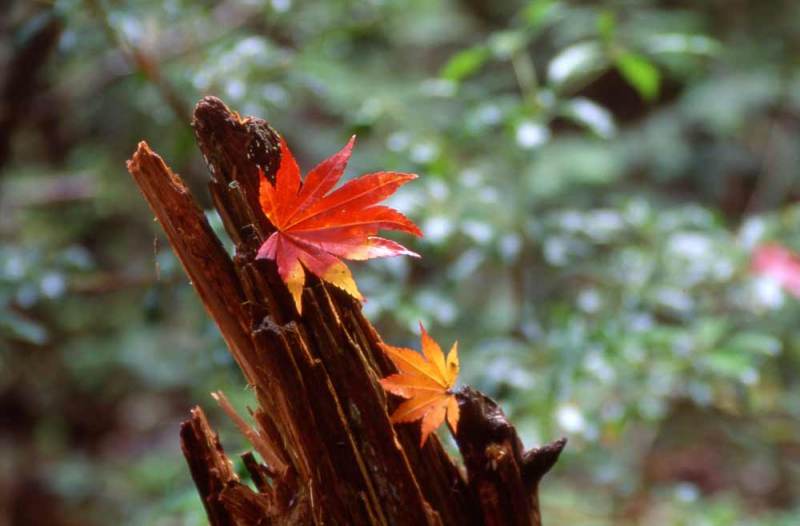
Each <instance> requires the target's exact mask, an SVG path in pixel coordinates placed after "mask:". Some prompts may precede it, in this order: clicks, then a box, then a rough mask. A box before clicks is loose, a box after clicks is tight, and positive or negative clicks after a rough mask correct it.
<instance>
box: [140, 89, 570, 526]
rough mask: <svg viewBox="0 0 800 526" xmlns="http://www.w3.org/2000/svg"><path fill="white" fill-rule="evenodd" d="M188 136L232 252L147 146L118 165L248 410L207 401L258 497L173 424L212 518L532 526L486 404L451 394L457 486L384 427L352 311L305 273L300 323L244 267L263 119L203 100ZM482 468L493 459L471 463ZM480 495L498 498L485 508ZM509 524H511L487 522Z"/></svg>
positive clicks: (271, 282)
mask: <svg viewBox="0 0 800 526" xmlns="http://www.w3.org/2000/svg"><path fill="white" fill-rule="evenodd" d="M193 126H194V129H195V132H196V135H197V140H198V144H199V146H200V150H201V152H202V153H203V156H204V158H205V159H206V162H207V164H208V167H209V170H210V172H211V182H210V184H209V189H210V192H211V195H212V198H213V202H214V205H215V208H216V209H217V211H218V213H219V215H220V217H221V218H222V221H223V224H224V226H225V229H226V231H227V234H228V236H229V237H230V238H231V240H232V241H233V244H234V246H235V252H234V254H233V256H230V255H229V254H228V253H227V252H226V251H225V249H224V247H223V245H222V243H221V242H220V240H219V239H218V238H217V237H216V235H215V234H214V232H213V231H212V229H211V228H210V226H209V225H208V222H207V221H206V218H205V215H204V214H203V212H202V211H201V210H200V209H199V208H198V207H197V205H196V204H195V201H194V199H193V198H192V196H191V195H190V193H189V191H188V189H187V188H186V186H185V185H184V184H183V183H182V181H181V180H180V178H179V177H178V176H177V175H176V174H174V173H173V172H172V171H171V170H170V169H169V167H168V166H167V165H166V164H165V163H164V162H163V160H162V159H161V158H160V157H159V156H158V155H157V154H155V153H154V152H153V151H152V150H151V149H150V148H149V146H148V145H147V144H146V143H144V142H142V143H140V144H139V148H138V149H137V151H136V153H135V154H134V156H133V158H132V159H131V160H130V161H129V162H128V168H129V171H130V172H131V174H132V175H133V177H134V179H135V181H136V183H137V185H138V186H139V188H140V189H141V191H142V193H143V194H144V196H145V199H146V200H147V202H148V203H149V204H150V207H151V209H152V210H153V212H154V214H155V216H156V218H157V220H158V221H159V223H160V224H161V226H162V227H163V229H164V231H165V232H166V235H167V237H168V239H169V241H170V243H171V245H172V247H173V249H174V250H175V253H176V254H177V256H178V258H179V259H180V261H181V263H182V264H183V266H184V268H185V270H186V272H187V274H188V275H189V278H190V279H191V281H192V284H193V285H194V287H195V289H196V290H197V292H198V294H199V296H200V298H201V300H202V301H203V304H204V305H205V307H206V309H207V311H208V312H209V314H210V316H211V317H212V318H213V319H214V321H215V322H216V323H217V324H218V325H219V328H220V331H221V332H222V334H223V336H224V338H225V341H226V342H227V344H228V347H229V349H230V352H231V353H232V355H233V356H234V358H235V359H236V362H237V363H238V364H239V366H240V368H241V369H242V371H243V373H244V375H245V379H246V381H247V382H248V384H249V385H250V387H251V388H252V391H253V393H254V396H255V399H256V403H257V405H256V408H255V410H254V411H253V420H254V422H255V427H254V428H252V429H250V428H249V427H248V426H249V424H247V423H246V422H245V421H244V420H243V419H241V418H239V417H238V416H237V415H235V413H233V409H232V408H231V407H230V406H229V404H227V401H226V400H224V396H223V395H219V394H218V395H217V399H218V401H219V402H220V403H221V404H222V405H223V409H225V411H226V412H228V414H230V415H231V416H232V418H233V419H234V421H235V422H236V424H237V425H238V426H239V428H240V429H241V430H242V432H243V433H244V434H245V436H247V437H248V438H249V439H250V440H251V442H252V443H253V447H254V449H255V451H256V452H258V453H259V455H260V456H261V457H262V458H261V461H263V462H266V464H259V462H258V461H257V460H256V459H255V457H254V456H252V455H246V456H245V457H244V462H245V466H246V467H247V469H248V471H249V472H250V473H251V476H252V478H253V481H254V483H255V486H256V488H257V491H254V490H252V489H250V488H249V487H248V486H246V485H245V484H243V483H241V482H240V481H239V480H238V479H237V478H236V477H235V475H234V474H233V472H232V471H230V468H229V466H230V461H229V460H228V458H227V457H226V456H225V455H224V452H223V451H222V448H221V446H220V445H219V442H218V441H217V440H216V435H214V433H213V431H212V430H211V429H210V428H209V426H208V422H207V421H206V419H205V417H204V416H203V414H202V412H201V411H200V410H199V409H195V410H194V411H193V412H192V417H191V419H190V420H188V421H187V422H186V423H184V426H183V428H182V430H181V438H182V444H183V449H184V454H185V456H186V458H187V461H188V462H189V466H190V470H191V472H192V476H193V478H194V480H195V483H196V485H197V487H198V491H199V492H200V495H201V497H202V498H203V502H204V505H205V506H206V510H207V511H208V515H209V520H210V522H211V524H213V525H227V524H237V525H238V524H241V525H245V524H265V525H266V524H342V525H361V524H364V525H415V526H416V525H426V524H428V525H436V524H444V525H480V524H538V522H535V521H537V520H538V502H537V501H536V497H535V489H536V486H537V484H538V479H536V483H534V484H531V483H530V480H531V476H529V475H530V473H529V472H530V471H531V468H530V467H528V468H527V469H528V471H527V472H526V468H525V464H524V462H523V460H524V459H523V457H524V455H523V454H522V451H521V444H519V440H518V439H516V433H515V432H514V433H513V437H514V439H515V440H516V442H514V440H511V439H508V438H507V437H505V438H504V439H503V440H501V441H500V442H498V443H497V444H495V442H493V440H494V438H493V437H491V436H488V435H481V434H480V431H479V430H480V429H482V428H481V426H480V425H479V422H480V419H481V414H482V413H481V412H480V410H475V411H472V413H470V409H469V408H470V407H472V406H471V405H470V403H471V402H470V401H471V400H473V399H474V400H480V401H481V402H482V403H484V406H481V407H488V406H486V403H485V401H484V398H481V397H482V395H480V396H479V394H478V393H473V392H472V391H467V392H466V394H462V395H460V403H462V405H463V407H464V408H465V414H467V418H466V422H467V424H466V427H465V429H466V430H467V431H466V432H464V431H462V430H460V432H459V437H458V441H459V447H460V449H461V451H462V453H464V457H465V464H466V466H467V470H468V473H469V477H470V482H469V484H468V483H467V480H466V478H465V476H464V474H463V472H462V470H460V469H459V468H458V467H457V465H456V464H455V463H454V461H453V459H451V458H450V456H449V455H448V454H447V453H446V452H445V450H444V448H443V447H442V444H441V443H440V441H439V440H438V438H437V437H436V436H435V435H434V436H431V438H430V439H429V440H428V441H427V443H426V445H425V446H424V447H423V448H420V447H419V430H418V426H412V425H399V426H397V427H394V426H393V425H392V424H391V422H390V420H389V416H388V412H387V404H388V405H389V406H390V408H391V407H393V404H395V403H396V401H395V400H387V398H386V394H385V393H384V391H383V389H382V388H381V387H380V385H379V384H378V382H377V380H378V379H379V378H381V377H383V376H386V375H388V374H390V373H392V372H394V366H393V365H392V364H391V362H390V361H389V360H388V359H387V358H386V357H385V356H384V355H383V353H382V351H381V350H380V347H379V343H380V337H379V335H378V334H377V332H376V331H375V329H374V328H373V327H372V325H371V324H370V323H369V322H368V321H367V320H366V319H365V318H364V316H363V314H362V312H361V305H360V304H359V302H358V301H356V300H354V299H353V298H351V297H350V296H348V295H347V294H345V293H344V292H342V291H340V290H338V289H337V288H335V287H331V286H329V285H326V284H324V283H322V282H320V281H319V280H317V279H314V278H313V276H309V278H310V279H309V280H308V282H307V284H306V288H305V290H304V293H303V315H302V316H299V315H298V314H297V312H296V309H295V307H294V304H293V302H292V299H291V297H290V295H289V293H288V291H287V290H286V287H285V286H284V284H283V282H282V281H281V280H280V277H279V276H278V273H277V269H276V267H275V264H274V263H273V262H271V261H264V260H259V261H256V260H255V254H256V252H257V249H258V248H259V246H260V245H261V243H262V242H263V241H264V240H265V239H266V238H267V236H269V234H270V233H271V232H272V231H273V227H272V225H270V224H269V221H268V220H267V218H266V216H264V214H262V213H261V212H260V210H259V207H258V202H257V196H258V168H259V167H260V168H262V169H263V170H264V171H265V173H266V174H267V176H268V177H271V178H274V174H275V172H276V170H277V166H278V164H279V163H280V153H279V149H278V141H279V135H278V134H277V133H276V132H275V131H274V130H272V128H270V127H269V125H268V124H267V123H266V122H265V121H263V120H261V119H257V118H253V117H241V116H239V115H238V114H237V113H235V112H231V111H230V110H228V108H227V107H226V106H225V105H224V104H223V103H222V101H220V100H219V99H216V98H213V97H206V98H204V99H203V100H201V101H200V103H198V105H197V107H196V109H195V113H194V122H193ZM476 397H477V398H476ZM486 400H488V399H486ZM476 403H477V402H476ZM226 405H227V407H226ZM476 407H477V406H476ZM473 413H474V414H473ZM470 414H473V416H472V417H470V416H469V415H470ZM484 416H485V415H484ZM471 419H472V420H471ZM476 419H477V420H476ZM473 421H474V422H473ZM470 422H473V424H471V423H470ZM506 424H507V426H508V428H510V429H511V431H513V427H511V426H510V424H508V423H507V422H506ZM469 430H472V431H469ZM476 433H477V434H476ZM487 437H488V438H487ZM470 444H472V445H470ZM561 447H563V444H562V445H561ZM493 448H500V450H498V451H501V453H502V452H506V453H504V454H505V455H506V456H505V457H503V458H505V459H506V460H503V458H500V459H499V460H498V459H497V458H495V457H494V456H493V455H494V453H492V451H494V449H493ZM514 448H516V449H514ZM558 451H559V452H560V448H558ZM512 453H513V454H512ZM487 455H488V456H487ZM501 456H502V455H501ZM534 456H536V455H534ZM556 457H557V454H556ZM484 458H490V459H492V460H493V462H494V463H492V462H489V464H486V465H478V464H479V463H480V462H481V461H482V459H484ZM531 458H533V457H531ZM537 458H539V461H541V457H537ZM495 461H496V462H495ZM554 461H555V459H553V462H554ZM495 465H496V466H499V467H500V469H499V470H498V469H495V467H494V466H495ZM531 465H537V464H536V462H533V463H532V464H531ZM550 465H552V463H550ZM487 468H490V471H491V473H492V475H491V476H489V478H488V479H487V480H490V483H489V484H488V485H487V484H486V483H484V482H481V483H480V484H478V485H476V483H475V482H476V481H478V480H481V481H483V480H484V479H486V476H484V475H485V474H484V472H485V471H486V469H487ZM548 469H549V466H548ZM544 471H546V469H545V470H544ZM544 471H542V474H543V472H544ZM526 473H528V475H526ZM486 488H490V489H491V491H492V492H494V493H493V495H495V496H494V497H492V498H490V499H487V498H484V496H483V495H484V494H485V493H486V492H487V491H488V490H487V489H486ZM508 506H510V507H508ZM501 508H502V509H501ZM534 508H536V509H535V510H534ZM510 510H513V513H509V511H510ZM517 512H519V513H517ZM512 515H513V516H515V517H517V516H519V517H522V519H519V520H517V522H503V520H505V519H498V520H497V521H494V522H493V521H492V520H491V517H495V516H496V517H509V516H512ZM521 520H527V522H520V521H521Z"/></svg>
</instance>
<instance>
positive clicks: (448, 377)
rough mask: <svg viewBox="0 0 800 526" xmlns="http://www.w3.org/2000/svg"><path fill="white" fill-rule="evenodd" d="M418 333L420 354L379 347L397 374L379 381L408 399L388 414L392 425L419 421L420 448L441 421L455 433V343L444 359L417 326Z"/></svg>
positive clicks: (456, 416)
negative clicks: (420, 427)
mask: <svg viewBox="0 0 800 526" xmlns="http://www.w3.org/2000/svg"><path fill="white" fill-rule="evenodd" d="M419 328H420V330H421V331H422V354H419V353H418V352H416V351H414V350H412V349H403V348H400V347H392V346H391V345H385V344H381V348H382V349H383V350H384V352H385V353H386V354H388V355H389V358H391V360H392V362H394V364H395V366H396V367H397V369H398V371H400V372H399V373H396V374H393V375H390V376H387V377H386V378H384V379H382V380H381V381H380V382H381V385H382V386H383V388H384V389H385V390H387V391H389V392H390V393H394V394H396V395H399V396H402V397H403V398H408V400H406V401H405V402H403V403H402V404H400V405H399V406H398V407H397V409H396V410H395V411H394V413H392V417H391V419H392V422H394V423H400V422H414V421H415V420H419V419H422V437H421V439H420V447H422V446H423V445H424V444H425V441H426V440H427V439H428V435H430V434H431V433H432V432H433V431H434V430H435V429H436V428H437V427H439V425H441V423H442V422H443V421H444V419H445V415H446V416H447V422H448V423H449V424H450V427H451V428H452V429H453V433H455V432H456V431H457V430H458V416H459V412H458V402H457V401H456V397H455V395H454V393H453V387H454V386H455V383H456V378H457V377H458V369H459V365H458V342H456V343H454V344H453V347H452V348H451V349H450V352H449V353H447V359H446V360H445V357H444V353H443V352H442V348H441V347H439V344H438V343H436V342H435V341H434V340H433V338H431V337H430V335H429V334H428V333H427V331H426V330H425V327H423V326H422V323H420V324H419Z"/></svg>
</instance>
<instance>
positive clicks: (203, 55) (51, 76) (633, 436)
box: [0, 0, 800, 526]
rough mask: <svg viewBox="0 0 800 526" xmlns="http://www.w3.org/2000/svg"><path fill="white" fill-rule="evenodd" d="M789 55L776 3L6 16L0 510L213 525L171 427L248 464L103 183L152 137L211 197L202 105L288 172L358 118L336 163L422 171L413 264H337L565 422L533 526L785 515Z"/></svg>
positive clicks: (796, 240) (793, 514) (184, 307)
mask: <svg viewBox="0 0 800 526" xmlns="http://www.w3.org/2000/svg"><path fill="white" fill-rule="evenodd" d="M799 66H800V3H798V2H795V1H792V0H784V1H780V0H769V1H764V0H703V1H698V0H692V1H689V0H685V1H679V0H661V1H658V0H627V1H623V0H618V1H611V0H608V1H604V2H578V1H565V0H533V1H530V2H524V1H509V2H494V1H488V0H461V1H456V0H450V1H444V0H436V1H431V0H403V1H391V0H364V1H330V2H329V1H325V2H319V1H302V0H272V1H271V2H270V1H261V0H227V1H224V0H223V1H219V2H210V1H194V0H191V1H190V0H166V1H161V0H159V1H155V0H140V1H132V2H122V1H111V0H85V1H80V0H55V1H29V0H5V1H0V525H6V524H8V525H17V524H19V525H23V524H26V525H27V524H36V525H38V524H47V525H52V526H60V525H78V524H89V525H93V524H97V525H105V524H134V525H136V524H142V525H159V526H171V525H193V524H204V523H205V518H204V513H203V509H202V506H201V503H200V501H199V499H198V497H197V494H196V493H195V490H194V488H193V486H192V484H191V480H190V477H189V473H188V470H187V469H186V467H185V465H184V462H183V459H182V457H181V455H180V452H179V444H178V436H177V431H178V423H179V422H180V420H181V419H183V418H185V417H186V416H187V412H188V409H189V408H190V407H191V406H192V405H193V404H195V403H201V404H203V405H204V407H206V408H207V409H208V410H209V411H210V417H211V419H212V421H213V423H214V425H215V426H216V427H219V428H220V429H221V430H222V438H223V441H224V442H225V443H226V446H227V447H228V449H229V450H232V451H233V452H234V453H235V452H236V451H237V448H240V449H241V448H244V447H245V446H244V444H243V443H242V441H241V439H239V438H238V433H236V432H235V431H234V430H233V428H232V426H230V424H229V423H228V422H226V420H225V418H224V416H223V415H221V414H219V413H218V412H217V411H216V407H215V404H214V403H213V401H212V400H211V399H210V396H209V392H210V391H211V390H215V389H223V390H224V391H225V392H226V393H227V394H228V396H229V397H230V398H231V399H232V400H233V401H234V403H235V405H237V406H238V407H239V408H244V407H245V405H246V404H247V403H248V401H249V400H250V395H249V393H248V392H247V391H246V390H245V389H244V387H243V386H244V381H243V379H242V377H241V375H240V373H239V372H238V369H236V367H235V365H234V364H233V362H232V361H231V359H230V357H229V356H228V354H227V352H226V350H225V347H224V344H223V342H222V341H221V339H220V337H219V335H218V333H217V330H216V328H215V327H214V326H213V325H212V324H211V323H210V321H209V320H208V318H207V317H206V315H205V313H204V311H203V309H202V306H201V305H200V303H199V301H198V300H197V298H196V297H195V294H194V291H193V290H192V287H191V285H190V284H189V283H187V280H186V278H185V276H184V274H183V272H182V270H181V268H180V266H179V264H178V263H177V261H176V260H175V258H174V257H173V255H172V253H171V251H170V249H169V247H168V245H167V244H166V241H165V240H164V239H163V238H162V237H161V234H160V233H159V228H158V227H157V225H154V224H153V220H152V214H151V213H150V212H149V210H148V209H147V207H146V205H145V204H144V201H143V199H142V198H141V196H140V195H139V193H138V191H137V190H136V188H135V186H134V184H133V183H132V181H131V179H130V177H129V175H128V174H127V173H126V171H125V166H124V161H125V160H126V159H128V158H129V156H130V155H131V153H132V152H133V150H134V148H135V146H136V143H137V142H138V141H139V140H140V139H142V138H144V139H147V140H148V141H149V142H150V144H151V145H152V146H153V147H154V148H155V149H157V150H158V151H159V152H160V153H161V154H162V155H164V157H165V158H166V159H167V160H168V162H169V163H170V164H171V165H172V167H173V168H174V169H175V170H176V171H178V172H179V173H181V175H182V176H183V177H184V178H185V179H186V180H187V181H188V182H189V184H190V185H191V186H192V189H193V191H194V192H195V193H196V195H198V196H201V198H202V199H205V200H206V205H208V195H207V193H206V192H205V184H206V181H207V180H208V174H207V172H206V169H205V166H204V163H203V160H202V158H201V157H200V155H199V153H198V151H197V149H196V148H195V146H194V141H193V135H192V131H191V129H190V127H189V125H188V123H189V120H190V114H191V109H192V107H193V105H194V103H195V102H196V101H197V100H198V99H199V98H200V97H201V96H203V95H205V94H214V95H218V96H220V97H222V98H223V99H224V100H225V101H226V102H227V103H228V104H229V105H231V107H233V108H236V109H238V110H239V111H241V112H242V113H243V114H252V115H257V116H261V117H264V118H266V119H268V120H269V121H270V122H271V123H272V124H273V125H274V126H275V127H276V128H277V129H278V130H279V131H280V132H281V133H283V134H284V135H285V137H286V138H287V140H288V141H289V144H290V145H291V146H292V149H293V150H294V152H295V154H296V155H297V156H298V158H299V161H300V165H301V167H302V168H303V169H304V170H308V169H309V168H311V167H312V166H313V165H314V164H316V163H317V162H319V161H320V160H321V159H323V158H325V157H327V156H328V155H330V154H332V153H333V152H335V151H337V150H338V149H339V148H340V147H341V146H342V145H343V144H344V143H345V141H346V140H347V138H348V137H349V135H350V134H353V133H356V134H357V135H358V144H357V146H356V150H355V154H354V158H353V161H352V162H351V166H350V169H349V172H348V174H349V175H351V176H352V175H357V174H360V173H363V172H367V171H374V170H377V169H397V170H403V171H415V172H417V173H419V174H420V175H421V177H420V179H419V180H417V181H415V182H414V183H413V184H410V185H408V186H407V187H406V188H404V189H403V190H402V191H401V192H400V193H399V194H398V195H397V196H396V197H395V198H394V199H393V200H392V201H391V204H392V205H393V206H395V207H397V208H399V209H401V210H403V211H404V212H406V213H407V214H408V215H409V216H410V217H411V218H413V219H414V220H415V221H416V222H417V223H418V224H419V225H420V226H421V227H422V229H423V231H424V232H425V234H426V237H425V238H423V239H422V240H419V241H412V240H410V239H408V238H403V239H402V241H403V242H404V243H410V245H409V247H410V248H411V249H413V250H415V251H417V252H420V253H421V254H422V255H423V258H422V259H421V260H411V259H407V258H405V259H404V258H397V259H391V260H385V261H373V262H369V263H355V264H353V265H351V268H352V269H353V271H354V273H355V275H356V277H357V279H358V282H359V286H360V288H361V290H362V292H364V294H365V295H366V296H367V297H368V298H369V301H368V302H367V303H366V304H365V305H364V309H365V311H366V313H367V315H368V316H369V318H370V319H371V320H372V321H373V322H374V323H375V324H376V326H377V327H378V328H379V330H380V331H381V332H382V334H383V336H384V338H385V339H386V340H387V341H389V342H391V343H393V344H396V345H400V344H406V345H415V341H416V338H417V337H416V335H415V331H417V328H416V324H417V320H420V319H421V320H422V321H423V322H424V323H425V325H426V326H427V327H428V329H429V330H430V331H431V333H432V334H433V335H434V337H435V338H436V339H437V340H439V341H440V342H442V343H443V345H447V346H449V344H450V342H452V341H453V340H454V339H458V340H459V343H460V349H461V352H462V371H463V373H462V379H461V381H462V382H463V383H469V384H472V385H474V386H476V387H478V388H479V389H481V390H483V391H485V392H487V393H488V394H490V395H491V396H493V397H496V398H497V399H498V400H500V401H502V403H503V405H504V408H505V409H506V411H507V412H508V413H509V414H510V416H511V417H512V420H513V421H514V422H515V423H516V424H517V427H518V429H519V430H520V432H521V433H522V435H523V439H524V441H525V442H526V444H527V445H528V446H531V445H534V444H537V443H541V442H544V441H546V440H549V439H552V438H556V437H558V436H561V435H565V436H567V437H569V440H570V443H569V446H568V448H567V450H566V452H565V454H564V456H563V457H562V461H561V462H560V463H559V464H558V466H557V468H556V469H555V471H554V473H552V474H551V475H549V476H548V477H549V480H548V484H546V485H545V486H544V488H543V491H544V494H543V495H542V502H543V513H544V516H545V519H546V521H547V522H548V523H550V524H570V525H592V526H594V525H597V526H604V525H609V526H610V525H635V524H641V525H645V524H646V525H687V526H688V525H692V526H706V525H707V526H717V525H719V526H723V525H724V526H727V525H753V526H790V525H796V524H798V517H800V323H798V317H799V316H800V302H798V299H797V295H798V294H800V286H792V283H795V284H797V283H799V282H798V281H794V282H793V281H792V279H796V280H797V279H800V274H798V272H800V271H798V268H800V264H797V262H796V261H795V262H793V261H791V260H790V261H788V263H787V262H786V261H784V263H785V264H784V265H783V266H781V264H780V262H779V264H778V268H779V269H783V273H781V272H777V273H776V272H772V273H770V272H756V271H755V270H754V268H753V263H752V262H753V259H754V257H755V256H756V255H757V254H759V253H760V252H759V251H761V250H763V247H764V246H765V245H769V244H771V245H772V247H773V248H774V247H775V246H776V245H778V246H781V247H784V248H786V249H787V250H794V249H797V250H800V207H798V205H797V204H796V200H797V197H798V195H800V185H798V182H800V67H799ZM210 219H211V221H212V223H213V224H214V225H216V226H219V220H218V218H217V217H214V216H211V217H210ZM773 255H774V253H773ZM767 266H769V265H767ZM770 268H773V267H770ZM793 272H794V274H792V273H793ZM787 276H788V277H787ZM793 276H794V277H793ZM446 440H450V439H449V437H446Z"/></svg>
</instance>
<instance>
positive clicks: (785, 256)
mask: <svg viewBox="0 0 800 526" xmlns="http://www.w3.org/2000/svg"><path fill="white" fill-rule="evenodd" d="M752 269H753V272H754V273H755V274H758V275H761V276H766V277H768V278H771V279H773V280H775V281H777V282H778V283H779V284H780V286H781V287H782V288H783V289H784V290H786V291H787V292H789V293H790V294H792V295H793V296H795V297H797V298H800V256H799V255H797V254H795V253H794V252H792V251H791V250H789V249H788V248H786V247H784V246H782V245H779V244H777V243H770V244H768V245H762V246H760V247H758V248H756V249H755V250H754V251H753V259H752Z"/></svg>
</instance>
